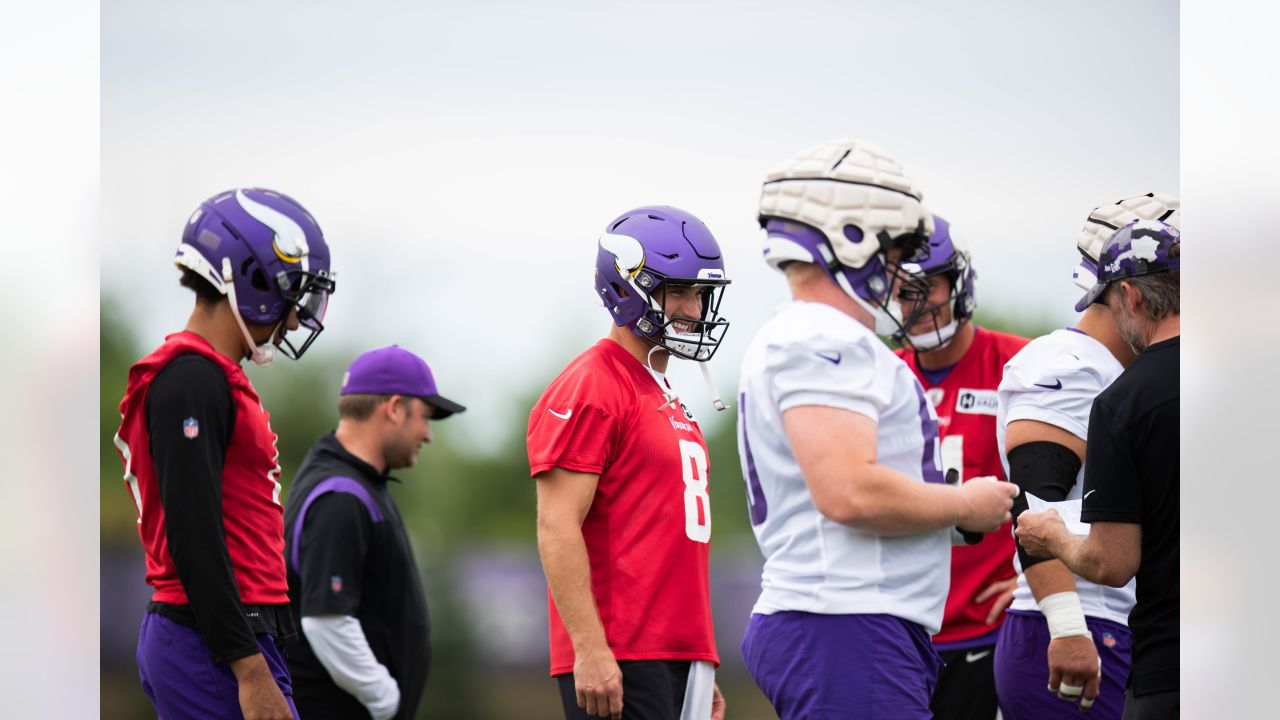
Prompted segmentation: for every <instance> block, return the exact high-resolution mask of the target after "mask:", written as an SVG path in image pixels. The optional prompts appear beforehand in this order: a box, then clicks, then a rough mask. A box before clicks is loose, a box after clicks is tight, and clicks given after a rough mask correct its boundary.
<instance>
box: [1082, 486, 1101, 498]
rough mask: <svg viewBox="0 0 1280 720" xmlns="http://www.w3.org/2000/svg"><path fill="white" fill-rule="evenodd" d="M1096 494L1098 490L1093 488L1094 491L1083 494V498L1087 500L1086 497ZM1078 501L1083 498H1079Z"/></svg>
mask: <svg viewBox="0 0 1280 720" xmlns="http://www.w3.org/2000/svg"><path fill="white" fill-rule="evenodd" d="M1096 492H1098V488H1094V489H1092V490H1090V491H1089V492H1087V493H1085V494H1084V497H1085V498H1087V497H1089V496H1090V495H1092V494H1094V493H1096ZM1080 499H1081V500H1083V499H1084V498H1080Z"/></svg>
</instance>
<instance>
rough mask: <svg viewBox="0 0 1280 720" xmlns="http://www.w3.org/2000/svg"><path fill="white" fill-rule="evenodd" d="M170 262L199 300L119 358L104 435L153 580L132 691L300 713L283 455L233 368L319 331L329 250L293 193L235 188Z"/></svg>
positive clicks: (246, 709) (176, 708) (190, 707)
mask: <svg viewBox="0 0 1280 720" xmlns="http://www.w3.org/2000/svg"><path fill="white" fill-rule="evenodd" d="M174 262H175V263H176V264H177V265H178V267H179V268H180V269H181V271H182V279H181V284H182V285H183V286H185V287H187V288H190V289H191V290H193V291H194V292H195V295H196V301H195V309H194V310H192V312H191V316H190V319H188V321H187V326H186V328H185V329H184V330H183V331H182V332H179V333H175V334H173V335H169V336H168V337H166V338H165V341H164V343H163V344H161V345H160V347H158V348H157V349H156V350H155V351H153V352H152V353H151V354H149V355H147V356H146V357H144V358H143V359H141V360H139V361H138V362H137V363H135V364H134V365H133V367H131V368H130V369H129V381H128V386H127V389H126V390H125V396H124V399H123V400H121V401H120V413H121V415H122V419H121V422H120V429H119V431H118V432H117V434H116V438H115V443H116V447H117V448H118V449H119V451H120V457H121V459H122V460H123V462H124V467H125V475H124V477H125V484H126V486H127V487H128V489H129V491H130V493H131V494H132V495H133V499H134V501H135V502H136V503H137V505H138V531H139V533H140V534H141V536H142V545H143V549H144V550H145V551H146V562H147V574H146V578H147V584H149V585H151V586H152V587H153V588H154V589H155V592H154V593H153V594H152V596H151V602H150V603H149V604H148V605H147V612H146V614H145V615H144V616H143V620H142V629H141V631H140V634H139V637H138V670H139V675H140V676H141V679H142V687H143V689H144V690H145V691H146V693H147V695H148V696H149V697H150V698H151V701H152V703H154V704H155V708H156V712H157V714H158V715H159V716H160V717H183V718H225V717H239V715H240V714H243V715H244V716H246V717H252V718H270V719H271V720H284V719H285V718H292V717H296V716H297V711H296V710H295V709H294V707H293V701H292V698H291V695H292V691H291V689H290V683H289V672H288V669H287V668H286V666H285V661H284V658H283V657H282V655H281V652H280V649H279V648H280V646H281V645H282V644H283V643H284V642H286V641H288V640H290V639H292V637H293V636H294V635H295V632H296V631H295V625H294V619H293V616H292V614H291V613H290V611H289V596H288V589H289V588H288V583H287V581H286V579H285V565H284V521H283V508H282V507H281V505H280V483H279V481H278V480H279V477H280V466H279V465H278V464H277V459H278V458H279V452H278V451H277V449H276V435H275V433H273V432H272V431H271V426H270V423H269V422H268V416H267V412H266V410H265V409H264V408H263V407H262V402H261V401H260V400H259V398H258V394H257V392H256V391H255V390H254V388H253V385H252V384H251V383H250V382H249V379H248V377H246V376H245V373H244V371H243V370H242V369H241V367H240V364H241V363H242V362H243V361H244V360H245V359H246V358H252V359H253V361H254V362H255V363H258V364H260V365H267V364H270V363H271V361H272V359H273V358H274V356H275V353H276V352H277V350H279V351H281V352H283V353H284V354H285V355H286V356H288V357H290V358H293V359H297V358H300V357H301V356H302V355H303V353H305V352H306V350H307V348H308V347H310V346H311V343H312V342H313V341H314V340H315V339H316V337H318V336H319V334H320V332H321V331H322V330H323V329H324V325H323V324H322V321H323V319H324V311H325V308H326V306H327V303H328V296H329V295H330V294H331V293H332V292H333V290H334V281H333V276H332V274H331V273H330V270H329V248H328V245H326V244H325V240H324V236H323V235H322V234H321V232H320V226H319V225H317V224H316V221H315V219H314V218H313V217H311V214H310V213H308V212H307V211H306V210H305V209H304V208H303V207H302V206H301V205H299V204H298V203H297V202H296V201H294V200H293V199H292V198H289V197H288V196H286V195H283V194H281V193H278V192H275V191H273V190H266V189H261V188H246V189H241V190H234V191H229V192H225V193H222V194H220V195H216V196H214V197H212V198H210V199H208V200H206V201H205V202H204V203H202V204H201V205H200V207H199V209H197V210H196V212H195V214H193V215H192V216H191V219H190V220H189V221H188V222H187V226H186V229H185V231H184V232H183V235H182V242H181V244H180V245H179V246H178V253H177V257H176V258H175V260H174ZM300 328H305V330H306V331H307V335H306V337H305V339H303V340H302V341H301V342H299V343H295V342H293V341H292V340H291V339H290V338H289V337H287V333H289V332H292V331H294V330H298V329H300Z"/></svg>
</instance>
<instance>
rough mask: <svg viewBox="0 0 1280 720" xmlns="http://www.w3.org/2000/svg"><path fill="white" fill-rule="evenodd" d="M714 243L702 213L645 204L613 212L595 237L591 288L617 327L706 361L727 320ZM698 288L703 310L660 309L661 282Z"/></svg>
mask: <svg viewBox="0 0 1280 720" xmlns="http://www.w3.org/2000/svg"><path fill="white" fill-rule="evenodd" d="M729 282H730V281H729V279H728V278H727V277H725V273H724V257H723V256H722V255H721V253H720V245H719V244H718V243H717V242H716V239H715V238H714V237H712V235H711V231H710V230H708V229H707V226H706V225H704V224H703V223H702V221H701V220H699V219H698V218H696V217H694V216H693V215H692V214H690V213H687V212H685V211H684V210H680V209H678V208H673V207H666V206H647V207H639V208H636V209H634V210H629V211H627V212H625V213H623V214H622V215H620V216H618V218H616V219H615V220H614V221H613V222H611V223H609V225H608V226H607V227H606V228H605V231H604V233H603V234H602V235H601V236H600V241H599V249H598V251H597V253H596V292H598V293H600V299H601V300H602V301H603V302H604V306H605V307H606V308H607V309H608V310H609V314H610V315H612V316H613V321H614V323H616V324H617V325H619V326H626V327H629V328H630V329H631V332H633V333H635V334H636V335H638V336H640V337H642V338H645V339H646V340H649V341H651V342H653V343H654V344H655V345H658V346H659V347H662V348H664V349H666V350H667V351H668V352H670V353H671V354H673V355H676V356H678V357H682V358H685V359H688V360H696V361H698V362H706V361H707V360H710V359H711V356H712V355H714V354H715V352H716V349H717V348H719V347H720V341H721V340H723V339H724V333H725V331H726V330H727V329H728V327H729V321H728V320H724V319H722V318H721V317H720V300H721V299H722V298H723V297H724V289H725V287H726V286H727V285H728V284H729ZM677 285H683V286H693V287H698V288H702V292H701V293H700V295H701V298H702V317H699V318H679V320H680V321H681V324H682V325H686V326H687V327H688V329H687V330H686V331H683V332H681V331H680V330H678V329H677V328H676V326H675V325H673V323H674V321H675V320H676V319H677V318H668V317H667V316H666V313H664V312H663V310H662V306H663V298H664V295H665V289H666V288H667V287H668V286H677Z"/></svg>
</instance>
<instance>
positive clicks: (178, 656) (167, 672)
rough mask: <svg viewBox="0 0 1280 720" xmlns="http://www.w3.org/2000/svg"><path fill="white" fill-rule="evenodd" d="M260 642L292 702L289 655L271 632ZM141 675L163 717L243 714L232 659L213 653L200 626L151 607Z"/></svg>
mask: <svg viewBox="0 0 1280 720" xmlns="http://www.w3.org/2000/svg"><path fill="white" fill-rule="evenodd" d="M258 646H259V647H260V648H262V655H263V657H264V658H265V659H266V661H267V668H268V669H269V670H270V671H271V675H272V677H274V678H275V680H276V685H278V686H279V687H280V691H281V692H282V693H284V699H285V701H286V702H288V703H289V709H290V710H292V711H293V717H294V718H295V719H296V718H297V717H298V711H297V709H295V708H294V706H293V688H292V686H291V685H290V682H289V669H288V667H287V666H286V665H285V660H284V657H283V656H282V655H281V653H280V650H279V649H278V648H277V647H276V643H275V640H274V639H272V637H271V636H270V635H259V636H258ZM138 675H139V677H140V678H141V679H142V689H143V690H144V691H146V693H147V697H150V698H151V703H152V704H153V705H155V707H156V714H157V715H159V716H160V717H161V718H164V720H227V719H231V720H242V719H243V718H244V715H243V713H241V711H240V686H239V684H238V683H237V682H236V676H235V674H234V673H232V672H231V668H230V667H229V666H228V665H227V663H217V664H215V663H214V662H213V660H212V659H210V657H209V651H208V650H207V649H206V648H205V644H204V640H203V639H201V637H200V631H199V630H196V629H195V628H189V627H186V626H184V625H179V624H178V623H176V622H174V621H172V620H170V619H168V618H166V617H162V616H160V615H158V614H156V613H147V614H146V615H145V616H143V618H142V630H141V631H140V632H139V633H138Z"/></svg>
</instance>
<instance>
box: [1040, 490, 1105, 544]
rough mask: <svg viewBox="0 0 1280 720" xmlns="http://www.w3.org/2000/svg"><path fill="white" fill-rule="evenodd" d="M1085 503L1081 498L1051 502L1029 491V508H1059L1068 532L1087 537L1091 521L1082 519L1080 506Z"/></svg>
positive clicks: (1043, 509)
mask: <svg viewBox="0 0 1280 720" xmlns="http://www.w3.org/2000/svg"><path fill="white" fill-rule="evenodd" d="M1024 492H1025V491H1024ZM1083 504H1084V502H1083V501H1082V500H1080V498H1076V499H1075V500H1060V501H1058V502H1050V501H1048V500H1043V499H1041V498H1038V497H1036V496H1035V494H1034V493H1027V509H1028V510H1030V511H1031V512H1044V511H1045V510H1057V511H1058V514H1059V515H1061V516H1062V521H1063V522H1064V523H1066V525H1067V531H1068V532H1070V533H1071V534H1072V535H1079V536H1080V537H1087V536H1088V535H1089V523H1086V522H1081V521H1080V508H1081V507H1082V506H1083Z"/></svg>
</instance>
